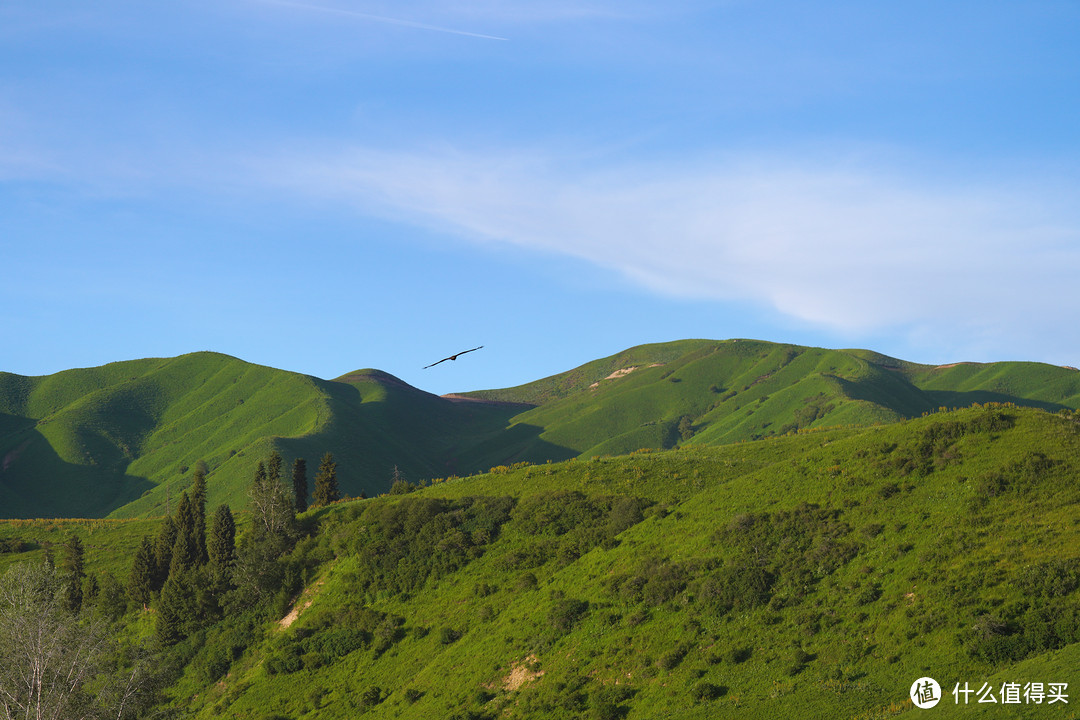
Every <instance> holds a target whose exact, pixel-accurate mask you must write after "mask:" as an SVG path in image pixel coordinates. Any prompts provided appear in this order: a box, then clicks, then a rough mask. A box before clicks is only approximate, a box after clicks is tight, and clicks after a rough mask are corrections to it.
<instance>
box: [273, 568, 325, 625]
mask: <svg viewBox="0 0 1080 720" xmlns="http://www.w3.org/2000/svg"><path fill="white" fill-rule="evenodd" d="M322 584H323V579H322V578H320V579H319V581H318V582H316V583H315V584H314V585H312V586H311V587H309V588H307V589H305V590H304V591H303V592H302V593H300V597H298V598H296V602H295V603H293V607H292V610H290V611H289V614H288V615H286V616H285V617H283V618H281V620H279V621H278V626H279V627H280V628H281V629H282V630H287V629H288V628H289V626H291V625H292V624H293V623H294V622H296V620H297V618H299V617H300V613H302V612H304V611H305V610H307V609H308V608H309V607H311V603H313V602H315V595H316V594H317V593H318V592H319V588H321V587H322Z"/></svg>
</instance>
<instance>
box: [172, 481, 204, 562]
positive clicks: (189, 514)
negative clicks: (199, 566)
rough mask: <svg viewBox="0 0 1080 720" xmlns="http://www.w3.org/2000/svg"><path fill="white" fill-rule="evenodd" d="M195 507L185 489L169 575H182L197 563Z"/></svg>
mask: <svg viewBox="0 0 1080 720" xmlns="http://www.w3.org/2000/svg"><path fill="white" fill-rule="evenodd" d="M196 547H197V546H196V540H195V507H194V504H193V503H192V501H191V496H189V495H188V494H187V491H185V492H184V493H183V494H181V495H180V502H179V504H178V505H177V507H176V540H175V541H174V543H173V549H172V555H171V557H170V558H169V573H168V574H169V575H171V576H174V577H180V575H182V574H184V573H186V572H187V571H188V570H190V569H192V568H194V567H195V565H196V555H197V550H196Z"/></svg>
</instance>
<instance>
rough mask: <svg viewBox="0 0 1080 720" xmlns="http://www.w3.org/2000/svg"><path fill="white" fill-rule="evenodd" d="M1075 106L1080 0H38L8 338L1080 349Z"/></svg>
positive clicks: (24, 43)
mask: <svg viewBox="0 0 1080 720" xmlns="http://www.w3.org/2000/svg"><path fill="white" fill-rule="evenodd" d="M1078 101H1080V6H1078V5H1077V4H1076V3H1072V2H1037V1H1036V2H1024V3H1019V2H1013V3H1005V2H986V1H985V0H983V1H981V2H941V1H940V0H938V1H937V2H917V1H913V2H905V3H868V2H826V3H805V2H779V1H777V2H768V1H764V0H762V1H755V0H745V1H739V0H733V1H731V2H723V1H717V2H697V1H695V0H682V1H681V0H672V1H671V2H665V3H658V2H653V3H647V2H636V1H635V0H629V1H627V0H622V1H619V2H615V1H614V0H611V1H609V0H592V1H586V2H564V1H563V0H546V1H544V2H539V1H537V2H532V1H530V2H524V1H521V0H501V1H499V0H471V1H469V0H466V1H458V2H453V3H448V2H442V1H440V0H421V1H418V2H408V3H400V2H399V3H390V2H374V1H373V2H346V1H345V0H325V1H322V0H320V1H318V2H306V0H305V1H300V0H298V1H296V2H293V1H291V0H290V1H288V2H286V1H285V0H281V1H276V0H214V1H213V2H210V1H208V0H207V1H203V0H190V1H187V2H176V3H145V2H115V1H112V0H103V1H102V2H99V3H92V4H87V3H82V2H64V1H62V0H61V1H58V2H48V3H38V2H24V1H23V0H8V1H7V2H4V3H3V4H0V251H2V256H3V260H2V266H0V272H2V273H3V280H2V282H0V322H2V325H3V328H4V340H3V342H2V343H0V370H6V371H10V372H17V373H21V374H27V375H40V374H47V373H52V372H56V371H59V370H62V369H65V368H70V367H83V366H92V365H99V364H103V363H106V362H110V361H114V360H124V359H132V358H138V357H148V356H172V355H177V354H181V353H185V352H191V351H195V350H216V351H219V352H225V353H228V354H231V355H236V356H238V357H241V358H243V359H245V360H248V361H251V362H256V363H261V364H266V365H272V366H275V367H281V368H285V369H289V370H295V371H299V372H305V373H310V374H313V375H316V376H319V377H325V378H332V377H336V376H338V375H341V374H343V373H345V372H348V371H350V370H353V369H356V368H360V367H377V368H380V369H382V370H385V371H387V372H391V373H393V374H395V375H397V376H399V377H401V378H403V379H404V380H406V381H408V382H410V383H412V384H414V385H416V386H418V387H420V388H422V389H425V390H429V391H431V392H437V393H445V392H452V391H459V390H472V389H481V388H489V387H503V386H509V385H515V384H518V383H522V382H527V381H530V380H533V379H537V378H539V377H543V376H546V375H549V374H553V373H556V372H561V371H563V370H567V369H570V368H572V367H574V366H576V365H578V364H580V363H583V362H586V361H588V360H592V359H595V358H597V357H602V356H605V355H609V354H612V353H615V352H618V351H619V350H622V349H624V348H626V347H630V346H633V345H637V344H641V343H646V342H658V341H665V340H674V339H679V338H686V337H706V338H717V339H722V338H729V337H754V338H762V339H767V340H775V341H783V342H795V343H801V344H809V345H818V346H825V347H868V348H872V349H875V350H878V351H881V352H884V353H887V354H891V355H895V356H898V357H902V358H905V359H909V360H914V361H919V362H927V363H945V362H952V361H957V360H974V361H989V360H1038V361H1043V362H1050V363H1055V364H1068V365H1080V333H1078V332H1077V320H1078V319H1080V312H1078V311H1080V296H1078V294H1077V293H1076V291H1075V287H1076V280H1077V278H1078V276H1080V273H1078V271H1080V174H1078V173H1080V171H1078V168H1080V163H1078V162H1077V161H1078V160H1080V102H1078ZM476 345H484V346H485V347H484V350H483V351H481V352H477V353H474V354H471V355H467V356H465V357H463V358H461V359H460V360H459V361H458V362H456V363H443V364H442V365H439V366H438V367H436V368H432V369H430V370H421V368H422V366H424V365H426V364H428V363H430V362H433V361H434V360H437V359H439V358H441V357H443V356H445V355H448V354H450V353H453V352H456V351H459V350H463V349H466V348H471V347H474V346H476Z"/></svg>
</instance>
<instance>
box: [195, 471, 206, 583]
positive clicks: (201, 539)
mask: <svg viewBox="0 0 1080 720" xmlns="http://www.w3.org/2000/svg"><path fill="white" fill-rule="evenodd" d="M205 466H206V463H204V462H202V461H199V464H198V465H196V467H195V476H194V477H193V478H192V482H191V505H192V511H193V513H194V515H195V564H196V565H205V564H206V561H207V559H208V556H207V554H206V470H204V468H205Z"/></svg>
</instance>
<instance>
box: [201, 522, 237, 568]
mask: <svg viewBox="0 0 1080 720" xmlns="http://www.w3.org/2000/svg"><path fill="white" fill-rule="evenodd" d="M206 552H207V554H208V555H209V559H210V574H211V577H213V578H214V579H215V580H224V579H225V578H226V577H228V574H229V569H230V567H231V566H232V563H233V560H235V559H236V522H235V520H233V515H232V511H231V510H229V506H228V505H219V506H218V508H217V510H215V511H214V517H213V518H212V519H211V521H210V537H209V538H208V539H207V541H206Z"/></svg>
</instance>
